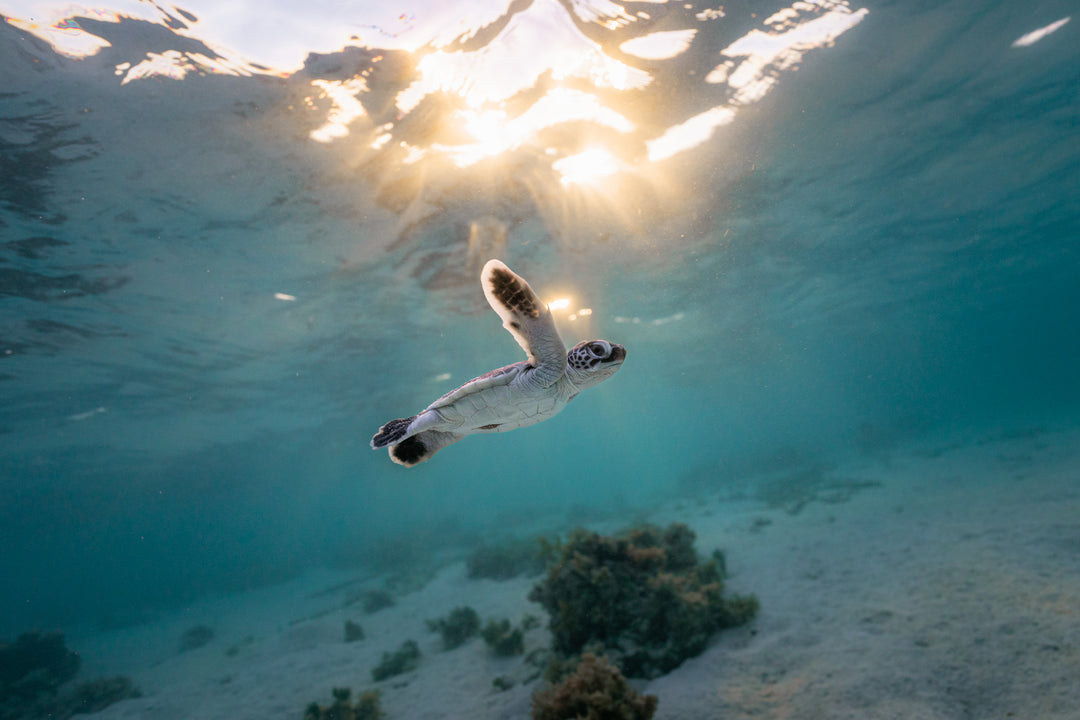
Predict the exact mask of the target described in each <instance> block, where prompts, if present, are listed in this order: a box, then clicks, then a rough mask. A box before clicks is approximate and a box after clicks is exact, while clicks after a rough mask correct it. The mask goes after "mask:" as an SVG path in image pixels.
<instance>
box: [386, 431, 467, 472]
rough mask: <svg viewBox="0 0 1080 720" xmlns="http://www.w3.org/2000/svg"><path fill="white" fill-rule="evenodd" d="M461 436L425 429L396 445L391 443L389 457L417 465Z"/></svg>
mask: <svg viewBox="0 0 1080 720" xmlns="http://www.w3.org/2000/svg"><path fill="white" fill-rule="evenodd" d="M463 437H465V436H464V435H458V434H456V433H449V432H441V431H439V430H425V431H424V432H422V433H418V434H416V435H413V436H411V437H408V438H405V439H404V440H402V441H401V442H400V443H398V444H396V445H391V446H390V459H391V460H393V461H394V462H396V463H397V464H398V465H404V466H405V467H412V466H413V465H419V464H420V463H422V462H425V461H427V460H430V459H431V456H432V455H434V454H435V453H437V452H439V451H440V450H442V449H443V448H444V447H446V446H447V445H453V444H454V443H456V442H457V441H458V440H460V439H461V438H463Z"/></svg>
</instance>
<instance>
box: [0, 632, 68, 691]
mask: <svg viewBox="0 0 1080 720" xmlns="http://www.w3.org/2000/svg"><path fill="white" fill-rule="evenodd" d="M79 663H80V659H79V654H78V653H77V652H74V651H73V650H68V648H67V646H66V645H65V644H64V635H63V633H58V632H53V633H45V634H42V633H39V632H29V633H23V634H22V635H20V636H19V638H18V639H17V640H16V641H15V642H13V643H6V642H0V699H3V700H6V699H7V698H8V697H9V696H20V697H29V696H34V695H38V694H40V693H43V692H53V693H54V692H56V689H57V688H58V687H59V686H60V685H63V684H64V683H65V682H67V681H68V680H70V679H71V678H73V677H75V673H77V672H78V671H79Z"/></svg>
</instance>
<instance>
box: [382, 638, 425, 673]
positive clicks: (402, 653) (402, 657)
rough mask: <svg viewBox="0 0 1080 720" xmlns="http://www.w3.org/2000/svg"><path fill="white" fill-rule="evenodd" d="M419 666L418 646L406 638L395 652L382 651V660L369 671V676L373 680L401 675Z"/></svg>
mask: <svg viewBox="0 0 1080 720" xmlns="http://www.w3.org/2000/svg"><path fill="white" fill-rule="evenodd" d="M419 666H420V646H419V645H417V644H416V641H415V640H406V641H405V642H403V643H401V647H399V648H398V649H397V652H394V653H388V652H384V653H383V656H382V662H380V663H379V664H378V665H376V666H375V668H374V669H373V670H372V671H371V677H372V679H373V680H375V682H378V681H380V680H385V679H386V678H388V677H393V676H395V675H401V674H402V673H407V672H409V671H410V670H415V669H416V668H418V667H419Z"/></svg>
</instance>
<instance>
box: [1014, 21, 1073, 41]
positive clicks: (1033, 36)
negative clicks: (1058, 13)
mask: <svg viewBox="0 0 1080 720" xmlns="http://www.w3.org/2000/svg"><path fill="white" fill-rule="evenodd" d="M1070 19H1071V18H1067V17H1063V18H1061V19H1060V20H1058V21H1057V22H1052V23H1050V24H1049V25H1047V26H1046V27H1041V28H1039V29H1038V30H1032V31H1031V32H1029V33H1028V34H1027V35H1021V36H1020V37H1018V38H1017V39H1016V40H1015V41H1014V42H1013V44H1012V46H1013V47H1027V46H1028V45H1034V44H1035V43H1037V42H1039V41H1040V40H1042V39H1043V38H1044V37H1046V36H1047V35H1049V34H1050V33H1052V32H1054V31H1055V30H1058V29H1059V28H1060V27H1061V26H1062V25H1064V24H1065V23H1067V22H1069V20H1070Z"/></svg>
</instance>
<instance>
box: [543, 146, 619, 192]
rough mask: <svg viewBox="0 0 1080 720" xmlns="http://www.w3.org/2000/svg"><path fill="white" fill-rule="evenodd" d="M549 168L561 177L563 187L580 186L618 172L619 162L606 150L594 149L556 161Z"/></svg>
mask: <svg viewBox="0 0 1080 720" xmlns="http://www.w3.org/2000/svg"><path fill="white" fill-rule="evenodd" d="M551 167H552V168H554V169H555V172H557V173H559V175H561V176H562V178H561V180H562V184H563V185H571V184H573V185H581V184H585V183H591V182H595V181H597V180H599V179H601V178H605V177H607V176H608V175H612V174H614V173H616V172H618V171H619V161H618V160H616V159H615V158H614V157H613V156H612V155H611V153H609V152H608V151H607V150H602V149H600V148H594V149H592V150H586V151H585V152H583V153H578V154H577V155H569V156H567V157H564V158H562V159H561V160H556V161H555V162H553V163H552V164H551Z"/></svg>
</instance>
